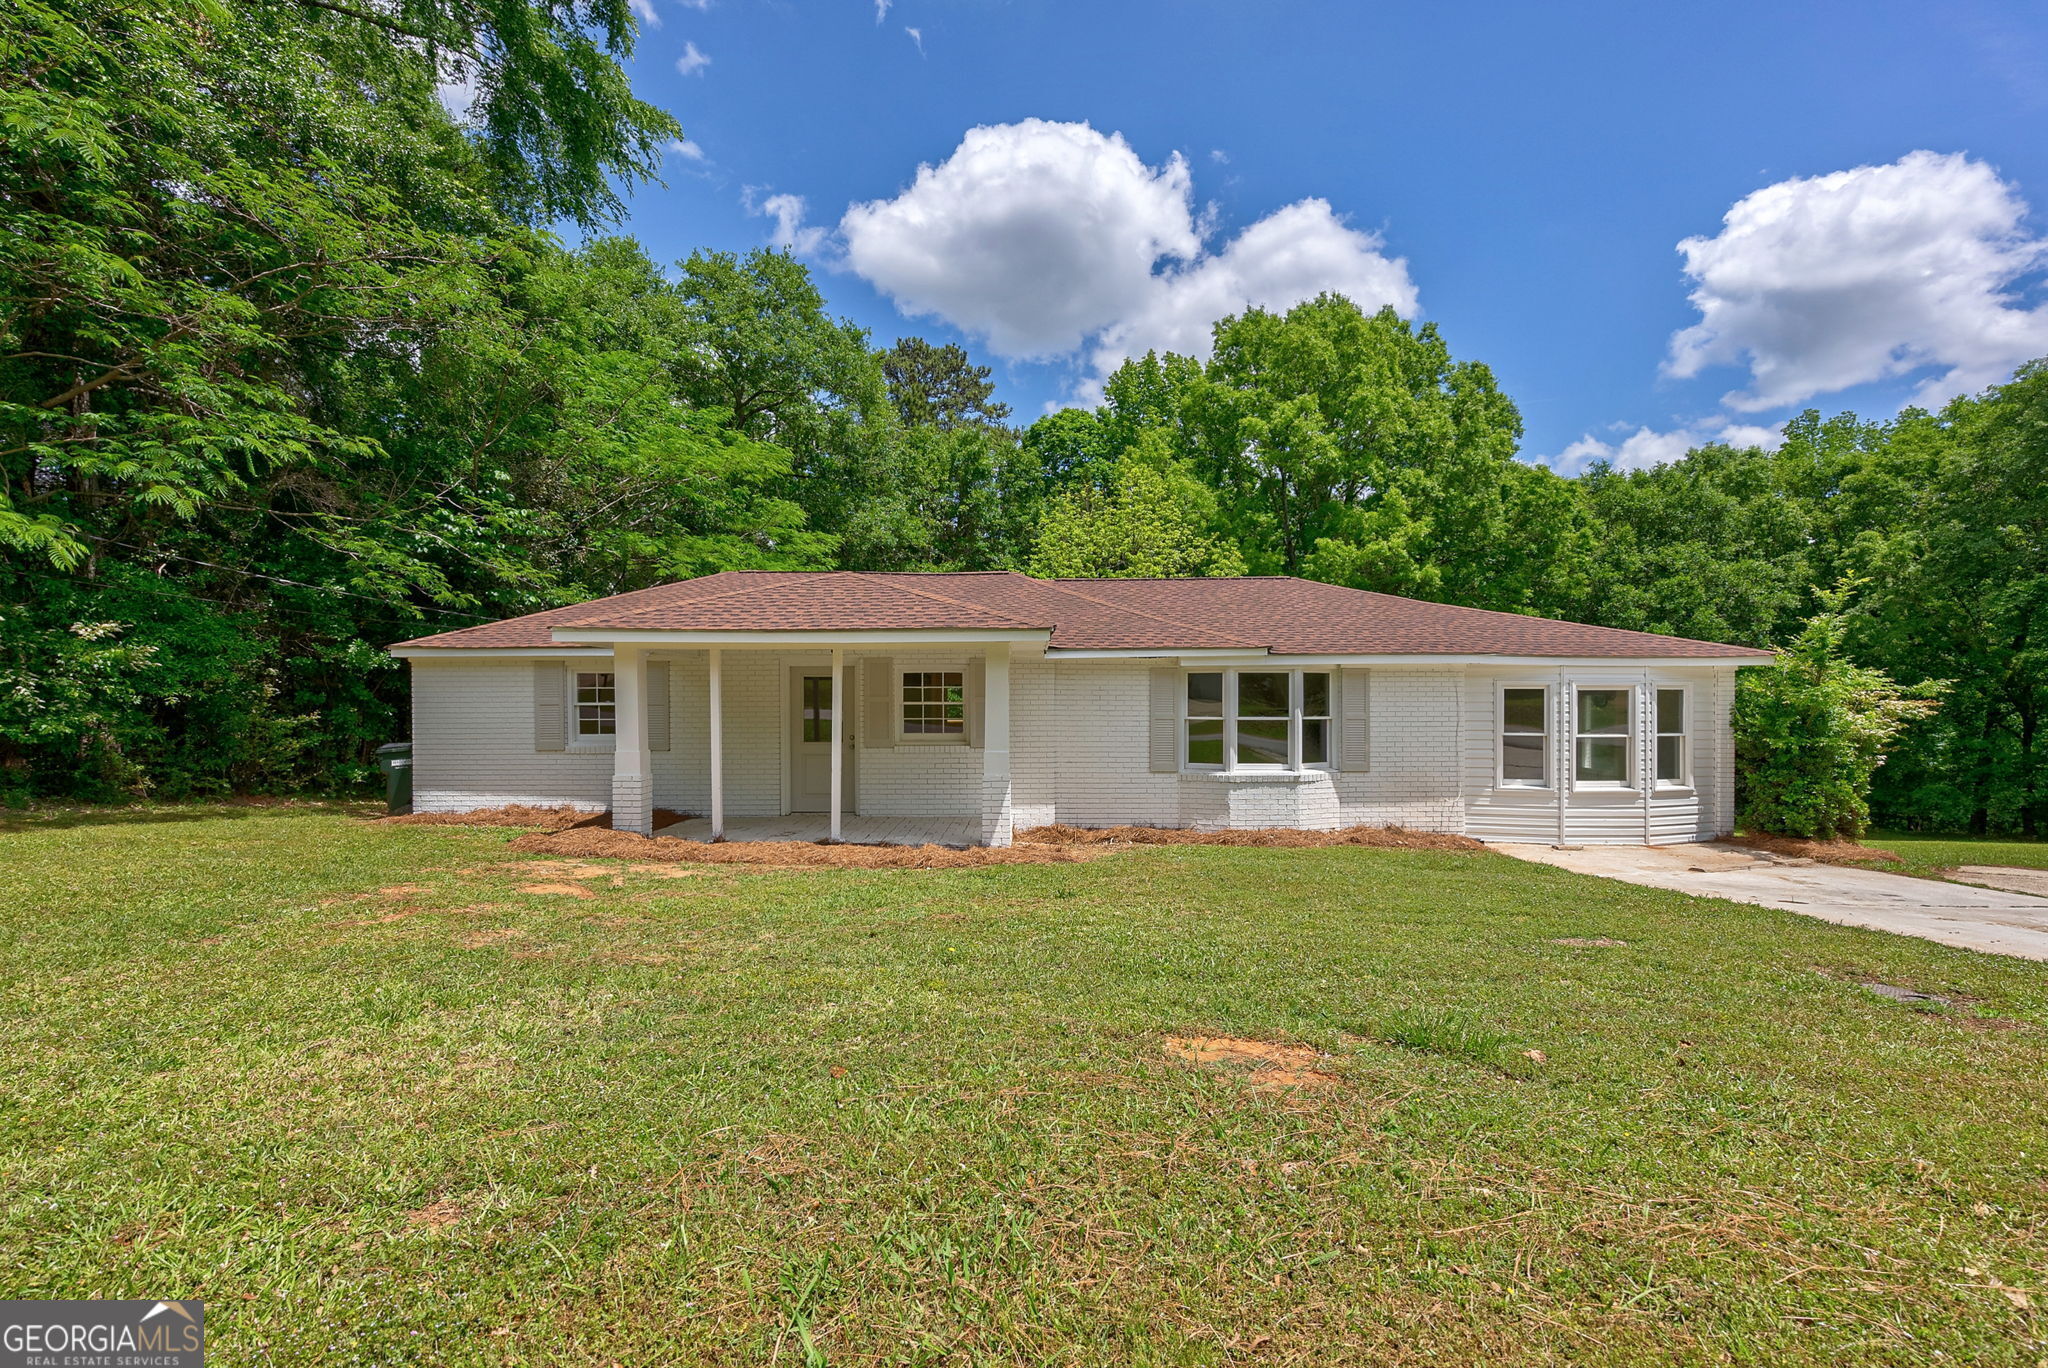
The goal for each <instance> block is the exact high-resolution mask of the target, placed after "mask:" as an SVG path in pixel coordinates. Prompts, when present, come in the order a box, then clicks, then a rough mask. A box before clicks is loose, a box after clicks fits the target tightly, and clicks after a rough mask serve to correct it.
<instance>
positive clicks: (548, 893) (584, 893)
mask: <svg viewBox="0 0 2048 1368" xmlns="http://www.w3.org/2000/svg"><path fill="white" fill-rule="evenodd" d="M519 891H520V892H521V893H537V894H540V895H542V896H545V897H555V898H594V897H596V896H597V894H595V893H593V892H591V891H590V890H589V889H587V888H585V887H584V886H583V885H582V884H572V883H530V884H521V885H519Z"/></svg>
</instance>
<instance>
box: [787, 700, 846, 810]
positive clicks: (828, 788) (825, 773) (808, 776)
mask: <svg viewBox="0 0 2048 1368" xmlns="http://www.w3.org/2000/svg"><path fill="white" fill-rule="evenodd" d="M852 674H853V672H852V671H850V670H849V671H846V672H845V677H844V678H843V679H842V680H841V683H842V684H850V683H851V682H852ZM851 715H852V714H851V710H850V709H846V708H840V707H837V706H835V700H834V699H833V697H832V672H831V671H830V670H820V669H817V668H815V667H807V666H797V667H794V668H792V669H791V670H790V672H789V810H790V811H791V812H828V811H830V810H831V807H832V747H833V745H834V744H837V745H839V746H840V747H842V754H843V755H844V756H845V759H844V760H842V761H841V762H840V765H841V771H840V776H839V782H840V796H839V810H840V811H841V812H852V811H853V810H854V808H853V793H854V788H853V757H854V755H855V754H856V752H855V750H854V748H853V737H852V735H851V734H850V733H851V728H849V727H847V726H844V725H842V717H847V716H851Z"/></svg>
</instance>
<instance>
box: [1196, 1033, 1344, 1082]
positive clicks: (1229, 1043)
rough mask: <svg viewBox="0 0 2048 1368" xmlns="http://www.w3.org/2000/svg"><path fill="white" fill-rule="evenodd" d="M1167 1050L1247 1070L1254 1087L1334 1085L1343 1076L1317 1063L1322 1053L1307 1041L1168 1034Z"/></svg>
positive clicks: (1203, 1062)
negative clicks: (1287, 1042)
mask: <svg viewBox="0 0 2048 1368" xmlns="http://www.w3.org/2000/svg"><path fill="white" fill-rule="evenodd" d="M1166 1053H1167V1054H1169V1055H1171V1056H1172V1057H1173V1058H1175V1059H1178V1060H1181V1061H1183V1062H1185V1063H1189V1064H1220V1065H1223V1066H1226V1067H1228V1068H1233V1069H1243V1070H1247V1071H1248V1072H1247V1074H1246V1078H1245V1081H1246V1082H1247V1083H1248V1084H1250V1085H1251V1086H1252V1087H1254V1088H1334V1087H1336V1086H1337V1085H1338V1084H1339V1083H1340V1082H1342V1081H1343V1080H1341V1079H1339V1078H1338V1077H1337V1075H1335V1074H1333V1073H1327V1072H1325V1071H1324V1070H1322V1069H1320V1068H1318V1067H1317V1065H1319V1064H1321V1063H1322V1062H1323V1060H1324V1058H1325V1057H1324V1056H1323V1055H1322V1054H1320V1053H1318V1052H1317V1051H1316V1050H1313V1049H1311V1048H1310V1047H1309V1046H1307V1045H1286V1044H1281V1043H1279V1042H1276V1041H1271V1040H1241V1039H1239V1038H1237V1037H1235V1036H1168V1037H1167V1038H1166Z"/></svg>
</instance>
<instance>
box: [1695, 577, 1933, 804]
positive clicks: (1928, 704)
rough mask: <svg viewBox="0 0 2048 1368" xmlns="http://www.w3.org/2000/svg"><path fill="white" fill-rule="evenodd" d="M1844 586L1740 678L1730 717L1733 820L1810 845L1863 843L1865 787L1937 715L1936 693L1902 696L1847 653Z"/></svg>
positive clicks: (1923, 689)
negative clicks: (1919, 725) (1768, 662)
mask: <svg viewBox="0 0 2048 1368" xmlns="http://www.w3.org/2000/svg"><path fill="white" fill-rule="evenodd" d="M1847 595H1848V590H1847V587H1846V586H1845V587H1844V588H1842V589H1839V590H1833V591H1827V592H1824V593H1822V594H1821V595H1820V598H1821V611H1820V613H1818V614H1817V615H1815V617H1814V618H1813V620H1812V621H1811V622H1809V623H1808V624H1807V626H1806V628H1805V630H1803V631H1802V632H1801V633H1800V634H1799V637H1798V639H1797V640H1795V641H1794V642H1793V643H1792V644H1791V646H1790V647H1788V648H1787V649H1786V650H1785V651H1784V652H1783V653H1782V654H1780V656H1779V657H1778V660H1777V662H1776V663H1775V664H1774V665H1772V666H1770V667H1768V668H1765V669H1756V670H1745V671H1743V672H1742V675H1741V679H1740V680H1739V682H1738V686H1737V691H1736V699H1735V709H1734V722H1733V725H1734V729H1735V765H1736V792H1737V812H1736V820H1737V822H1738V823H1739V824H1740V825H1741V826H1742V827H1743V828H1744V829H1745V830H1748V831H1753V832H1759V833H1766V834H1772V835H1785V836H1803V837H1808V838H1811V839H1815V840H1822V841H1832V840H1849V841H1853V840H1856V839H1858V838H1860V837H1861V836H1862V834H1863V832H1864V829H1865V828H1866V827H1867V826H1868V825H1869V821H1870V803H1869V798H1870V786H1871V781H1872V780H1873V778H1874V777H1875V776H1876V774H1877V770H1878V767H1879V766H1881V765H1882V764H1884V761H1885V755H1886V753H1887V752H1888V750H1889V749H1890V747H1891V745H1892V743H1893V742H1894V741H1895V740H1896V739H1897V738H1898V736H1899V734H1900V733H1901V732H1903V731H1904V730H1905V729H1906V727H1907V726H1908V725H1909V724H1911V723H1912V722H1914V721H1915V720H1916V719H1919V718H1922V717H1926V716H1928V715H1929V714H1931V713H1932V712H1934V711H1935V707H1936V704H1935V702H1934V700H1933V697H1932V695H1933V694H1935V693H1937V692H1938V691H1939V686H1930V685H1922V686H1920V687H1919V688H1917V689H1914V690H1907V689H1903V688H1901V687H1900V686H1899V685H1898V684H1897V683H1896V682H1894V681H1893V679H1892V678H1891V676H1889V675H1887V674H1885V673H1884V672H1883V671H1882V670H1873V669H1868V668H1866V667H1863V666H1859V665H1856V664H1853V663H1851V662H1850V660H1849V659H1848V657H1847V656H1845V655H1844V654H1843V650H1842V643H1843V638H1844V636H1845V620H1844V614H1843V611H1842V609H1843V604H1844V603H1845V602H1846V600H1847Z"/></svg>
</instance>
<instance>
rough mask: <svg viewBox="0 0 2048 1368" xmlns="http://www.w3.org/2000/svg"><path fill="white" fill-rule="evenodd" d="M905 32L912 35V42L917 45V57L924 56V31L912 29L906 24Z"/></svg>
mask: <svg viewBox="0 0 2048 1368" xmlns="http://www.w3.org/2000/svg"><path fill="white" fill-rule="evenodd" d="M903 31H904V32H905V33H907V34H909V35H910V41H911V42H913V43H915V44H917V55H918V56H920V57H922V56H924V30H923V29H915V28H911V27H910V26H909V25H908V24H906V25H904V27H903Z"/></svg>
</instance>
